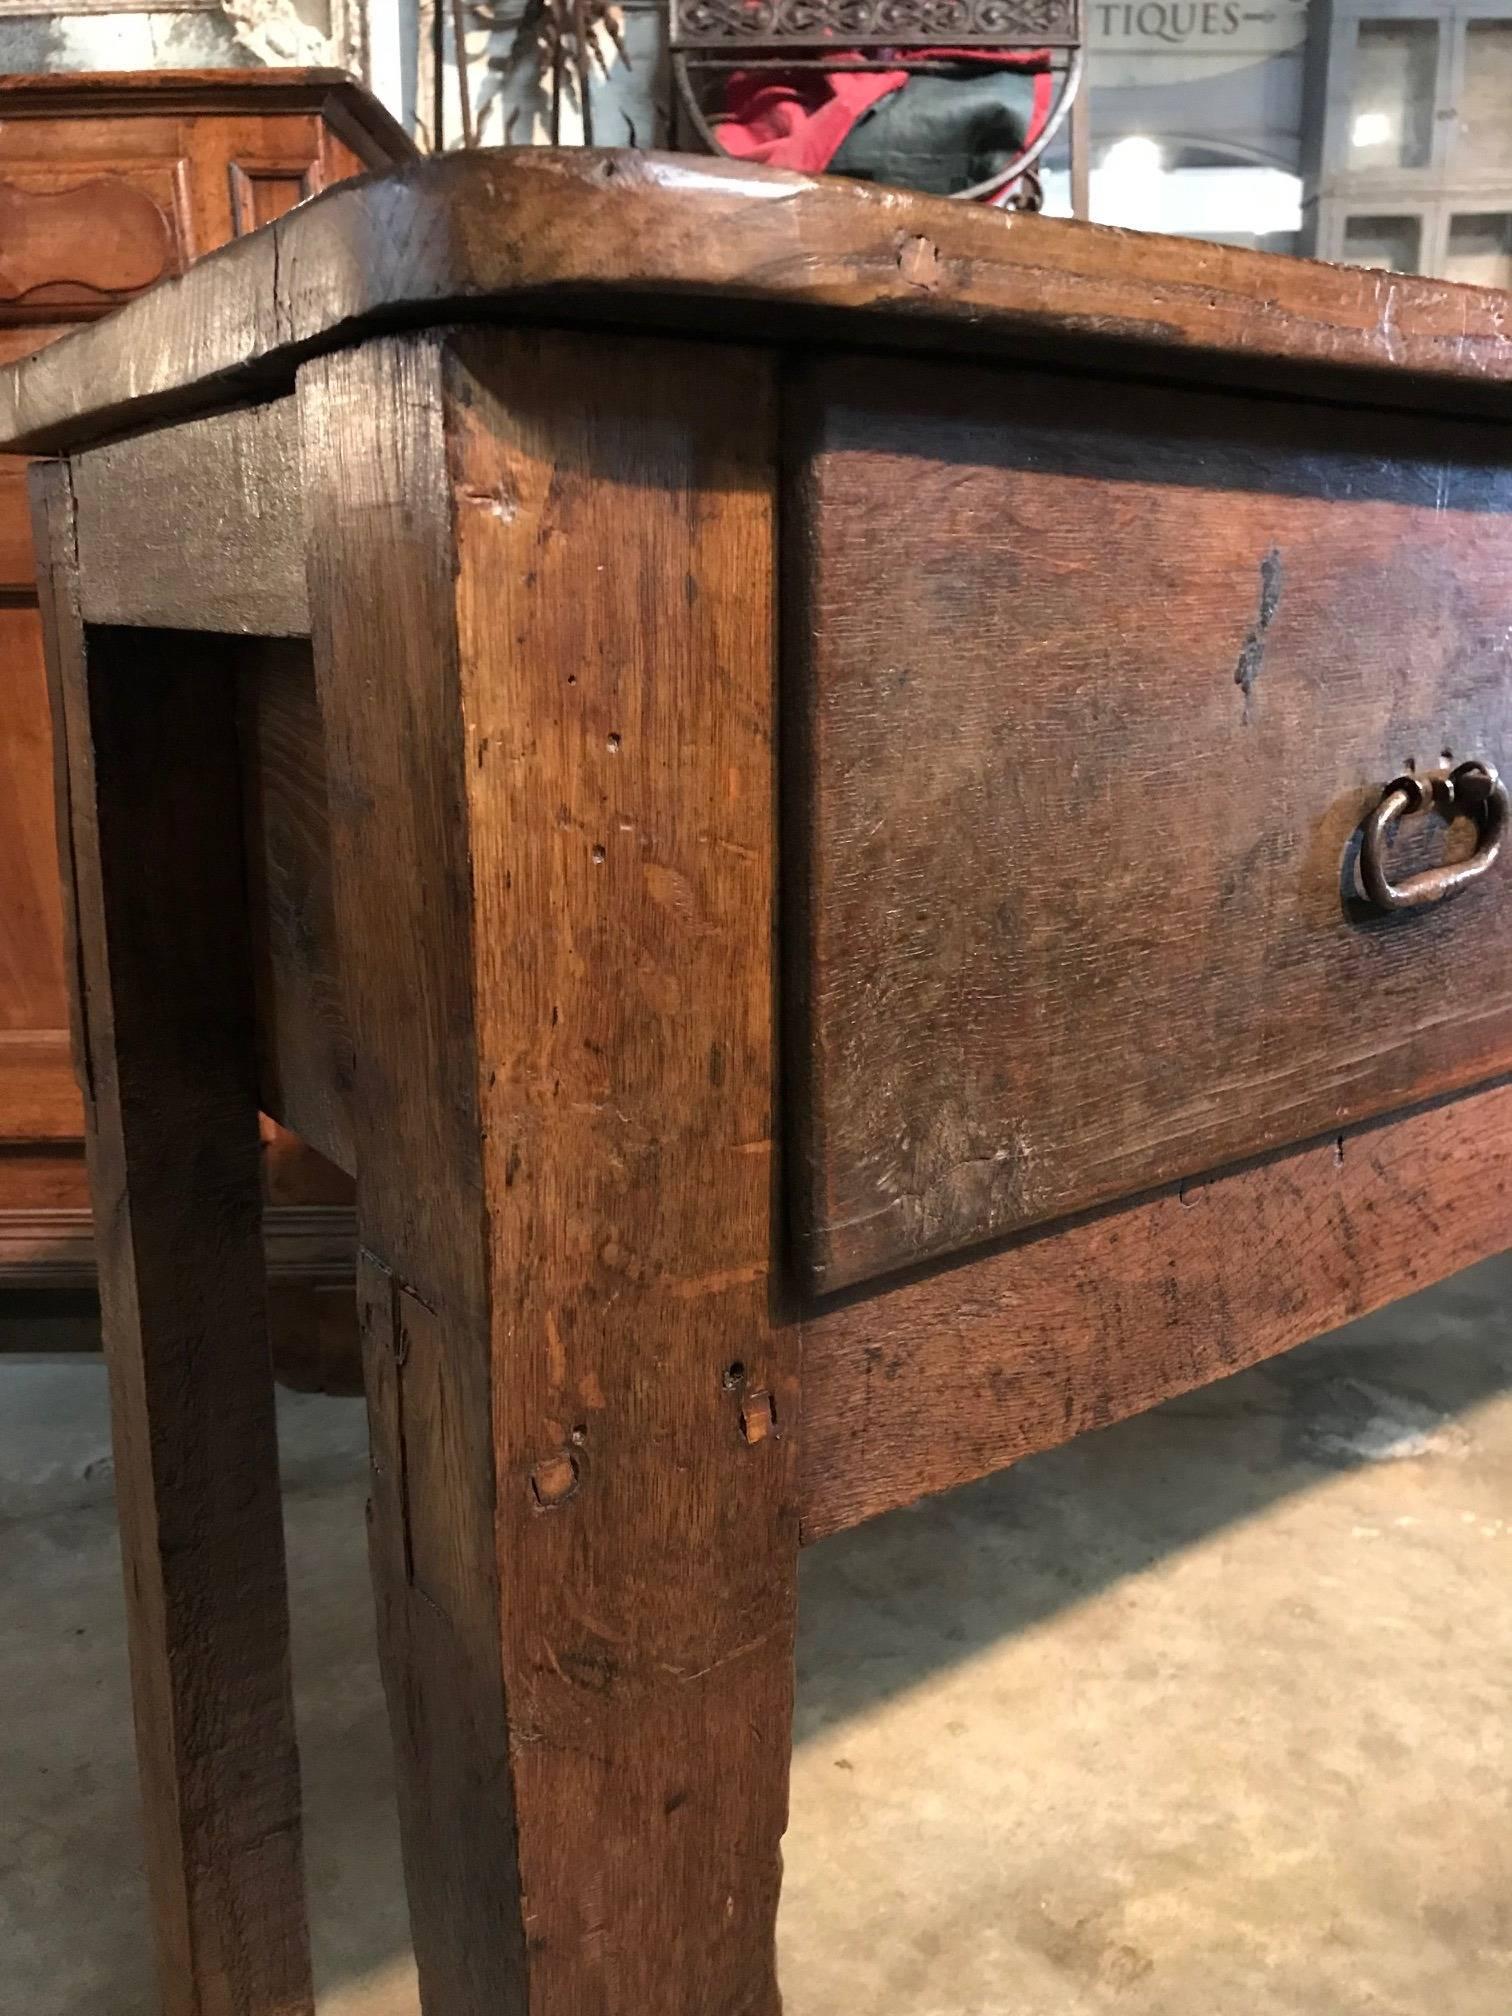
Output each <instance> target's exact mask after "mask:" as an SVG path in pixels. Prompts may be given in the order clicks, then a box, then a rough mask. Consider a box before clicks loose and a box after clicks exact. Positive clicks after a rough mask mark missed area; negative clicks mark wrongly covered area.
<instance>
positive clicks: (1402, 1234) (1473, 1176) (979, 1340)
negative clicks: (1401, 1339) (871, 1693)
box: [803, 1084, 1512, 1542]
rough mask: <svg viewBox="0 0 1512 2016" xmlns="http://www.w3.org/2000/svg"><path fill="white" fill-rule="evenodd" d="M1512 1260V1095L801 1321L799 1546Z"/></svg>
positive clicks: (1096, 1221) (1343, 1141) (1294, 1157)
mask: <svg viewBox="0 0 1512 2016" xmlns="http://www.w3.org/2000/svg"><path fill="white" fill-rule="evenodd" d="M1509 1244H1512V1086H1508V1085H1505V1084H1504V1085H1498V1086H1494V1087H1491V1088H1490V1089H1488V1090H1486V1091H1483V1092H1477V1093H1474V1094H1472V1095H1471V1096H1469V1097H1468V1098H1461V1099H1455V1100H1451V1101H1448V1102H1446V1103H1445V1104H1443V1105H1439V1106H1435V1107H1431V1108H1427V1109H1425V1110H1423V1111H1421V1112H1418V1113H1413V1114H1410V1115H1408V1116H1407V1117H1405V1118H1403V1119H1399V1120H1394V1121H1391V1122H1389V1123H1387V1124H1385V1125H1381V1126H1375V1127H1367V1128H1363V1129H1361V1130H1359V1131H1357V1132H1354V1133H1347V1134H1343V1135H1340V1136H1339V1137H1337V1138H1336V1139H1333V1140H1327V1141H1322V1142H1317V1143H1314V1144H1312V1145H1311V1146H1309V1147H1306V1148H1302V1149H1298V1150H1295V1151H1293V1152H1292V1153H1290V1154H1288V1155H1284V1156H1279V1157H1275V1158H1272V1159H1270V1160H1268V1161H1265V1162H1262V1163H1258V1164H1256V1165H1255V1166H1253V1167H1251V1168H1247V1169H1243V1170H1238V1171H1235V1172H1234V1173H1232V1174H1230V1175H1226V1176H1220V1177H1215V1178H1213V1179H1212V1180H1210V1181H1208V1182H1204V1183H1189V1184H1184V1185H1179V1186H1176V1187H1173V1188H1170V1189H1167V1190H1165V1191H1163V1192H1162V1193H1161V1194H1159V1195H1157V1196H1153V1197H1150V1198H1146V1199H1143V1200H1141V1201H1140V1202H1139V1203H1137V1204H1134V1205H1130V1206H1127V1207H1125V1208H1124V1209H1121V1210H1116V1211H1108V1212H1103V1213H1101V1214H1099V1215H1098V1216H1096V1217H1090V1218H1086V1219H1083V1220H1081V1221H1079V1222H1078V1223H1076V1224H1074V1225H1071V1226H1068V1227H1065V1228H1064V1229H1058V1230H1056V1231H1055V1232H1053V1233H1050V1234H1047V1235H1041V1236H1038V1237H1035V1236H1030V1237H1028V1238H1025V1239H1021V1240H1019V1241H1017V1242H1015V1243H1014V1244H1013V1245H1011V1246H1008V1247H1006V1248H1004V1249H1003V1250H1002V1251H1000V1252H996V1253H992V1254H989V1255H986V1256H984V1257H979V1258H976V1259H973V1260H970V1261H968V1262H966V1263H964V1264H962V1265H958V1266H953V1267H948V1268H945V1269H942V1270H936V1271H934V1272H932V1273H929V1274H926V1275H924V1276H922V1277H921V1278H919V1279H916V1280H912V1281H908V1282H906V1283H904V1284H902V1285H901V1286H898V1287H895V1288H891V1289H883V1290H881V1291H872V1292H866V1293H862V1294H859V1295H855V1296H852V1297H850V1298H847V1299H846V1300H845V1301H843V1302H841V1303H838V1304H837V1305H835V1306H833V1307H831V1308H829V1309H826V1310H824V1311H822V1312H820V1313H816V1314H813V1315H811V1316H810V1317H809V1318H808V1319H807V1320H806V1321H805V1322H804V1325H803V1404H804V1445H803V1450H804V1454H803V1537H804V1540H805V1541H806V1542H807V1541H813V1540H821V1539H823V1537H824V1536H825V1534H827V1533H836V1532H839V1531H840V1529H841V1528H842V1527H845V1526H854V1525H855V1524H857V1522H858V1521H860V1520H862V1519H870V1518H874V1517H875V1516H876V1515H877V1514H878V1513H880V1512H886V1511H890V1510H891V1509H893V1508H894V1507H896V1506H899V1505H906V1504H909V1503H910V1502H911V1501H912V1500H913V1499H915V1498H918V1497H921V1496H922V1495H923V1494H924V1493H926V1492H929V1491H944V1490H948V1489H950V1487H951V1486H953V1485H956V1484H964V1483H968V1482H969V1481H970V1480H971V1479H973V1478H976V1477H983V1476H986V1475H987V1474H988V1473H989V1472H990V1471H993V1470H1000V1469H1002V1468H1003V1467H1004V1466H1005V1465H1007V1464H1009V1463H1016V1462H1018V1461H1019V1459H1020V1458H1021V1457H1024V1456H1032V1455H1033V1454H1035V1452H1036V1451H1038V1450H1041V1449H1050V1448H1054V1447H1055V1446H1056V1445H1057V1444H1059V1443H1061V1442H1068V1441H1070V1440H1071V1438H1072V1437H1073V1436H1075V1435H1082V1434H1085V1433H1087V1432H1088V1431H1089V1430H1091V1429H1094V1428H1105V1427H1107V1426H1108V1425H1109V1424H1110V1423H1111V1422H1114V1421H1121V1420H1122V1419H1124V1417H1125V1416H1126V1415H1130V1414H1137V1413H1140V1412H1141V1411H1142V1410H1143V1409H1145V1408H1147V1407H1153V1406H1155V1405H1156V1404H1157V1403H1158V1402H1159V1401H1161V1400H1166V1399H1169V1398H1170V1397H1171V1395H1172V1394H1174V1393H1184V1392H1187V1391H1189V1390H1190V1389H1191V1388H1193V1387H1196V1386H1202V1385H1205V1384H1206V1383H1207V1382H1208V1381H1209V1380H1211V1379H1221V1378H1224V1377H1226V1376H1227V1375H1228V1374H1229V1373H1231V1372H1237V1371H1239V1370H1240V1369H1241V1368H1242V1367H1244V1366H1246V1365H1252V1364H1254V1363H1256V1361H1257V1360H1259V1359H1262V1358H1267V1357H1270V1356H1272V1355H1273V1354H1274V1353H1276V1352H1278V1351H1286V1350H1289V1349H1290V1348H1291V1347H1292V1345H1294V1344H1300V1343H1302V1342H1303V1341H1304V1340H1305V1339H1307V1338H1309V1337H1313V1336H1316V1335H1318V1334H1319V1333H1320V1332H1321V1331H1325V1330H1331V1329H1333V1328H1335V1327H1336V1326H1337V1325H1338V1324H1340V1323H1347V1322H1350V1321H1352V1320H1353V1319H1354V1318H1355V1317H1356V1316H1364V1315H1367V1314H1368V1313H1369V1312H1370V1311H1371V1310H1372V1309H1378V1308H1380V1307H1381V1306H1382V1305H1383V1304H1384V1303H1387V1302H1391V1301H1395V1300H1396V1299H1397V1298H1398V1297H1400V1296H1403V1295H1411V1294H1414V1293H1415V1292H1416V1291H1417V1290H1418V1289H1420V1288H1426V1287H1428V1286H1429V1285H1430V1284H1431V1283H1432V1282H1434V1281H1437V1280H1440V1279H1441V1278H1442V1277H1443V1276H1444V1275H1446V1274H1452V1273H1453V1272H1454V1271H1455V1270H1456V1269H1457V1268H1460V1267H1468V1266H1470V1265H1471V1263H1472V1262H1473V1261H1476V1260H1483V1259H1485V1258H1486V1257H1487V1256H1488V1255H1489V1254H1492V1253H1498V1252H1501V1251H1502V1250H1503V1249H1504V1248H1505V1247H1506V1246H1508V1245H1509Z"/></svg>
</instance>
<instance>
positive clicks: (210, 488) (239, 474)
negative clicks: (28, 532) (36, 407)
mask: <svg viewBox="0 0 1512 2016" xmlns="http://www.w3.org/2000/svg"><path fill="white" fill-rule="evenodd" d="M71 467H72V471H73V486H74V498H75V509H76V513H77V522H78V528H79V566H80V579H81V582H82V584H83V585H82V590H81V592H82V594H83V596H84V618H85V621H86V622H89V623H128V624H147V625H153V624H157V625H160V626H163V627H167V628H172V629H175V630H217V631H224V632H226V633H228V634H231V635H238V636H240V635H246V636H257V637H301V636H307V635H308V634H309V628H310V617H309V597H308V594H307V592H306V589H305V568H304V502H303V490H302V485H301V474H300V464H299V427H298V418H297V415H296V412H295V408H294V401H293V400H292V399H281V400H274V401H272V402H271V403H269V404H268V405H265V406H252V407H246V408H242V409H240V410H238V411H233V412H230V413H219V414H215V415H213V416H211V417H210V418H208V419H205V420H200V421H197V422H195V423H193V424H191V425H189V426H187V427H175V428H172V429H171V430H168V431H166V432H163V433H159V434H147V435H143V436H142V437H140V438H139V439H137V440H135V441H122V442H117V443H115V444H114V445H113V446H110V447H105V448H96V449H95V450H93V452H91V453H89V454H85V455H78V456H75V457H74V459H73V462H72V464H71Z"/></svg>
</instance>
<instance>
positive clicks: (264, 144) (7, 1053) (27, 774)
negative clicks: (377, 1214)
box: [0, 70, 414, 1295]
mask: <svg viewBox="0 0 1512 2016" xmlns="http://www.w3.org/2000/svg"><path fill="white" fill-rule="evenodd" d="M413 151H414V150H413V147H412V146H411V143H410V142H409V140H408V139H407V138H406V136H405V134H404V132H403V130H402V129H401V128H400V127H399V126H398V125H397V124H396V123H395V122H394V120H393V119H392V118H390V116H389V115H388V113H387V112H385V111H384V109H383V108H382V106H380V105H379V104H378V103H377V101H376V100H375V99H373V98H372V97H370V96H369V95H368V93H367V92H365V91H364V90H363V89H362V88H361V87H360V86H359V85H357V84H356V83H354V82H353V81H352V80H351V79H350V78H348V77H345V76H343V75H341V74H340V73H339V72H335V71H313V70H282V71H280V70H229V71H198V72H195V71H188V72H167V71H164V72H157V73H149V74H144V75H138V76H115V75H104V74H102V75H92V76H89V75H86V76H47V77H8V78H0V363H5V362H10V361H13V360H14V359H16V358H18V357H22V356H25V355H27V354H28V353H29V352H31V351H33V350H37V349H40V348H41V347H42V346H43V345H44V344H47V343H50V342H51V341H52V340H53V339H54V338H55V337H57V336H59V335H61V334H63V333H64V331H65V330H67V329H69V328H70V327H72V326H74V325H76V324H78V323H80V322H85V321H91V320H93V319H95V318H97V317H98V316H100V315H103V314H105V313H107V312H108V311H109V310H110V309H112V308H116V307H119V306H120V304H121V303H122V302H123V301H126V300H128V299H129V298H130V297H131V296H133V295H135V294H138V293H140V292H141V291H142V289H144V288H146V287H150V286H152V285H153V284H154V282H156V281H159V280H162V279H165V278H167V277H169V276H170V275H173V274H176V273H181V272H182V271H183V270H184V269H185V268H186V267H187V266H189V265H190V264H191V263H192V262H193V261H194V260H195V259H197V258H199V257H200V256H201V255H202V254H203V253H206V252H209V251H211V250H213V249H214V248H215V247H216V246H218V245H223V244H225V243H227V242H228V241H229V240H230V239H233V238H238V237H241V236H243V235H244V234H245V233H247V232H248V231H252V230H255V229H256V228H257V227H258V226H259V225H261V224H266V223H268V222H269V221H270V220H271V219H273V218H275V217H279V216H282V215H283V214H284V213H285V212H286V211H288V210H290V209H292V208H293V206H294V205H295V204H296V203H299V202H301V201H302V200H303V199H304V198H305V197H307V196H312V195H314V194H315V193H316V192H317V191H319V190H321V189H323V188H325V187H327V185H328V184H330V183H333V182H339V181H342V180H344V179H346V178H347V177H348V176H351V175H355V174H359V173H361V172H362V171H363V170H365V169H368V168H374V167H385V166H389V165H392V164H393V163H395V162H397V161H401V160H403V159H405V158H407V157H408V156H409V155H411V154H412V153H413ZM0 862H3V864H4V871H3V874H0V1292H4V1291H14V1290H16V1289H18V1288H21V1289H26V1288H32V1289H47V1290H58V1289H64V1290H67V1289H79V1288H87V1287H89V1286H90V1285H91V1284H92V1282H93V1278H94V1242H93V1237H92V1231H91V1225H90V1216H89V1209H88V1186H87V1183H86V1179H85V1173H84V1159H83V1149H84V1138H83V1137H84V1116H83V1110H82V1106H81V1104H80V1099H79V1093H78V1089H77V1087H76V1085H75V1082H74V1074H73V1067H72V1065H71V1063H70V1060H69V1041H68V1003H67V986H66V980H65V974H64V964H63V938H62V919H61V908H60V904H59V894H58V863H57V849H56V840H55V836H54V815H53V766H52V747H51V730H50V728H49V725H48V709H47V686H46V679H45V675H44V672H43V663H42V630H41V624H40V620H39V617H38V611H37V586H36V568H35V560H34V556H33V551H32V540H31V532H30V528H29V523H28V517H27V504H26V484H25V463H24V461H23V460H22V459H21V458H19V457H16V456H0ZM266 1135H267V1141H266V1147H267V1153H266V1156H265V1164H266V1172H267V1185H268V1195H269V1198H270V1209H269V1213H268V1240H269V1259H270V1265H271V1268H272V1271H273V1274H274V1277H275V1279H276V1280H277V1281H278V1282H279V1283H280V1284H281V1293H284V1294H286V1295H287V1294H289V1293H293V1292H297V1287H298V1286H299V1285H302V1286H303V1287H306V1288H308V1287H313V1286H316V1285H318V1284H320V1283H324V1282H327V1281H333V1280H334V1279H339V1278H342V1277H346V1278H349V1277H350V1270H351V1246H350V1236H349V1234H350V1215H349V1212H348V1211H347V1210H346V1209H345V1203H346V1200H347V1198H348V1195H349V1189H348V1186H347V1184H346V1181H345V1179H344V1178H341V1177H339V1176H337V1175H336V1174H335V1172H334V1171H331V1170H330V1169H328V1168H327V1166H326V1165H325V1164H323V1163H321V1162H320V1161H319V1160H318V1159H317V1158H316V1157H314V1156H313V1155H311V1154H310V1153H309V1152H308V1151H306V1150H304V1149H302V1148H301V1147H300V1146H299V1145H298V1144H297V1143H295V1142H294V1141H293V1140H292V1139H291V1137H289V1136H287V1135H281V1134H279V1132H278V1130H276V1129H275V1128H273V1127H271V1125H270V1126H269V1127H268V1128H267V1130H266Z"/></svg>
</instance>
